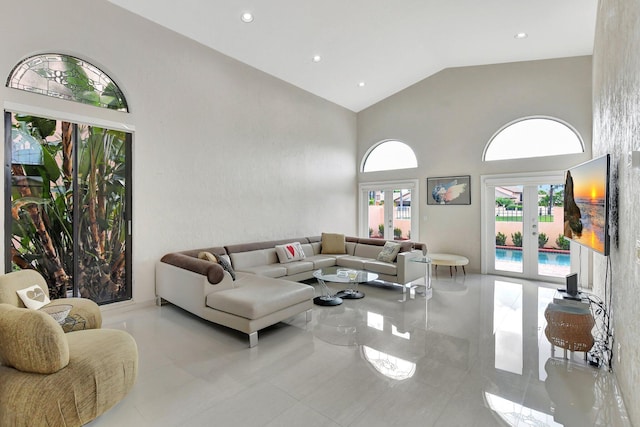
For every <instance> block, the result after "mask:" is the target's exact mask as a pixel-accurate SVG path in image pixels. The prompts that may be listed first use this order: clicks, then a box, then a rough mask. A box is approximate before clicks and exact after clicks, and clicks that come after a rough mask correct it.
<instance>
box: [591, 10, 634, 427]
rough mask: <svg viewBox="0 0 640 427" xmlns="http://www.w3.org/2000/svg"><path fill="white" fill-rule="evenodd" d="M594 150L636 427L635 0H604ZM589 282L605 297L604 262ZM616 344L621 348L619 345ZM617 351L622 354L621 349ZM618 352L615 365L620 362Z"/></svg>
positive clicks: (624, 380)
mask: <svg viewBox="0 0 640 427" xmlns="http://www.w3.org/2000/svg"><path fill="white" fill-rule="evenodd" d="M593 107H594V116H593V152H594V155H602V154H605V153H609V154H611V165H612V170H613V171H614V174H615V179H614V181H613V183H614V187H615V188H617V190H618V193H617V197H616V200H617V205H618V218H617V224H616V223H615V222H614V225H617V231H618V233H617V235H618V239H617V240H614V241H613V242H612V245H611V256H610V262H611V271H610V272H609V277H610V278H611V282H612V283H611V288H610V289H611V293H610V294H609V296H611V297H612V314H613V325H614V335H615V341H614V345H613V348H614V357H613V361H614V371H615V372H616V376H617V378H618V382H619V384H620V388H621V389H622V392H623V395H624V398H625V402H627V410H628V411H629V415H630V419H631V421H632V423H633V425H636V426H639V425H640V406H639V405H638V402H640V328H638V325H639V324H640V310H639V308H640V286H639V285H640V264H639V262H638V260H637V259H636V255H635V252H636V240H640V221H639V220H638V212H639V210H640V209H639V208H640V191H639V189H638V188H639V186H640V169H638V168H631V166H630V164H629V153H630V152H631V151H632V150H635V151H640V3H639V2H638V1H637V0H601V1H600V4H599V8H598V22H597V26H596V37H595V46H594V53H593ZM594 264H595V265H594V285H595V289H596V291H597V292H598V293H599V294H600V296H601V297H602V298H604V295H605V293H604V290H605V283H604V282H605V275H606V263H605V261H604V260H603V259H602V258H597V259H596V262H595V263H594ZM618 345H620V347H618ZM618 350H619V351H618ZM618 357H619V358H620V362H619V363H618Z"/></svg>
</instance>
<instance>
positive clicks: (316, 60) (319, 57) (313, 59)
mask: <svg viewBox="0 0 640 427" xmlns="http://www.w3.org/2000/svg"><path fill="white" fill-rule="evenodd" d="M311 60H312V61H313V62H320V61H322V57H321V56H320V55H313V58H311Z"/></svg>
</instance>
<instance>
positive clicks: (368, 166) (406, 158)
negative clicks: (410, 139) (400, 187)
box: [361, 140, 418, 172]
mask: <svg viewBox="0 0 640 427" xmlns="http://www.w3.org/2000/svg"><path fill="white" fill-rule="evenodd" d="M416 167H418V159H417V158H416V155H415V153H414V152H413V150H412V149H411V147H409V146H408V145H407V144H405V143H404V142H400V141H396V140H389V141H383V142H380V143H378V144H377V145H374V146H373V147H372V148H370V149H369V151H368V152H367V154H366V155H365V156H364V160H363V162H362V169H361V170H362V172H375V171H386V170H393V169H409V168H416Z"/></svg>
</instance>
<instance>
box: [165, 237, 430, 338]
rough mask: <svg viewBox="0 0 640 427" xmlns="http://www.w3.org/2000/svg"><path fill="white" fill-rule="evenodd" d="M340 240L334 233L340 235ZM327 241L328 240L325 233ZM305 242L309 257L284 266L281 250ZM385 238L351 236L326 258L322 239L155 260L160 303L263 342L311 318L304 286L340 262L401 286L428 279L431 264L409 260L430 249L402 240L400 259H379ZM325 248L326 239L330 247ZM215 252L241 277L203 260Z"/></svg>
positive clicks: (311, 294)
mask: <svg viewBox="0 0 640 427" xmlns="http://www.w3.org/2000/svg"><path fill="white" fill-rule="evenodd" d="M334 236H335V235H334ZM325 237H326V236H325ZM292 242H299V243H300V246H299V247H300V248H301V249H302V251H303V252H304V256H303V258H302V259H299V260H294V261H291V262H280V260H279V258H278V254H277V252H276V246H280V245H286V244H290V243H292ZM385 243H386V242H385V241H384V240H378V239H362V238H357V237H345V238H344V244H343V246H344V249H343V250H338V251H333V252H342V253H323V252H326V250H324V251H323V247H322V236H314V237H301V238H295V239H286V240H277V241H267V242H257V243H245V244H239V245H227V246H224V247H223V246H218V247H210V248H202V249H194V250H188V251H183V252H175V253H170V254H167V255H165V256H164V257H162V259H161V260H160V261H159V262H158V263H156V296H157V303H158V304H160V303H161V302H162V300H165V301H168V302H170V303H172V304H175V305H177V306H179V307H181V308H183V309H185V310H187V311H189V312H191V313H193V314H195V315H197V316H200V317H202V318H203V319H206V320H209V321H211V322H214V323H218V324H220V325H224V326H227V327H230V328H233V329H236V330H239V331H241V332H244V333H246V334H248V335H249V345H250V346H251V347H253V346H255V345H256V344H257V342H258V331H259V330H260V329H263V328H265V327H267V326H270V325H273V324H275V323H278V322H280V321H283V320H285V319H288V318H290V317H293V316H295V315H298V314H300V313H302V312H305V311H306V313H307V321H309V320H310V318H311V309H312V307H313V298H314V288H313V287H312V286H309V285H306V284H303V283H297V282H298V281H300V280H305V279H310V278H312V277H313V272H314V271H315V270H317V269H319V268H322V267H330V266H334V265H338V266H343V267H348V268H357V269H361V270H367V271H371V272H375V273H377V274H378V276H379V279H380V280H383V281H387V282H391V283H397V284H400V285H405V284H408V283H410V282H412V281H414V280H417V279H419V278H421V277H423V276H424V272H425V270H424V265H423V264H421V263H415V262H410V261H409V260H410V259H411V258H414V257H421V256H423V254H425V253H426V245H424V244H422V243H416V242H410V241H405V242H398V243H400V252H399V253H398V254H397V257H396V259H395V260H394V262H383V261H378V260H377V257H378V254H379V253H380V252H381V251H382V249H383V247H384V245H385ZM327 246H328V245H326V241H325V249H326V247H327ZM203 253H209V254H212V255H214V256H215V257H218V258H221V262H222V263H223V264H224V262H225V261H227V262H228V263H229V264H231V266H232V270H233V273H234V274H235V276H236V277H235V280H234V279H233V278H232V275H231V273H230V272H229V271H226V270H225V269H224V268H223V267H222V266H221V264H219V263H215V262H211V261H207V260H205V259H199V258H198V256H199V255H202V254H203Z"/></svg>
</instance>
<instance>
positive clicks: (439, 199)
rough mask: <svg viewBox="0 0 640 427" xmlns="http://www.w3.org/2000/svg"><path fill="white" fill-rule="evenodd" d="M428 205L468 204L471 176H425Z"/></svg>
mask: <svg viewBox="0 0 640 427" xmlns="http://www.w3.org/2000/svg"><path fill="white" fill-rule="evenodd" d="M427 204H428V205H470V204H471V176H469V175H463V176H443V177H437V178H427Z"/></svg>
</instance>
